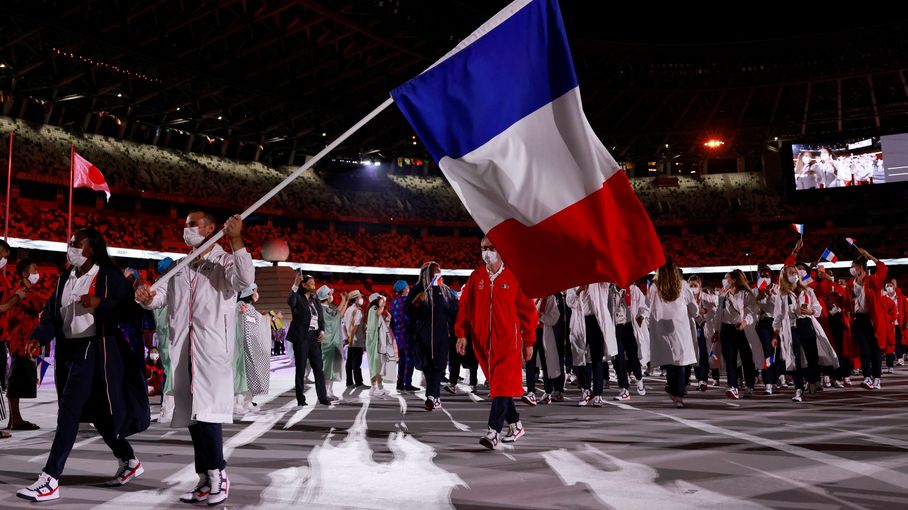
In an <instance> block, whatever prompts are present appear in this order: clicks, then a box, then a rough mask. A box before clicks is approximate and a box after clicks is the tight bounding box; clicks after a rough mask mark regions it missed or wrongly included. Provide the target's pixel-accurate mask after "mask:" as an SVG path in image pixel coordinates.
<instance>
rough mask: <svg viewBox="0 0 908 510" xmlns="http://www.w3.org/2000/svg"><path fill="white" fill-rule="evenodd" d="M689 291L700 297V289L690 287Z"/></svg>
mask: <svg viewBox="0 0 908 510" xmlns="http://www.w3.org/2000/svg"><path fill="white" fill-rule="evenodd" d="M690 291H691V292H693V293H694V295H695V296H699V295H700V287H691V288H690Z"/></svg>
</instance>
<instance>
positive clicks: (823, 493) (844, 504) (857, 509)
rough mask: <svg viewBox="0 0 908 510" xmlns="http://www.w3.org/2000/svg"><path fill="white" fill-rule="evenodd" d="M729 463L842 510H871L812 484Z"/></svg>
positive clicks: (736, 463) (732, 462)
mask: <svg viewBox="0 0 908 510" xmlns="http://www.w3.org/2000/svg"><path fill="white" fill-rule="evenodd" d="M728 462H729V463H730V464H734V465H735V466H738V467H740V468H743V469H749V470H751V471H756V472H757V473H760V474H761V475H763V476H767V477H769V478H774V479H776V480H779V481H780V482H783V483H787V484H790V485H793V486H795V487H797V488H799V489H801V490H803V491H806V492H809V493H811V494H814V495H816V496H819V497H821V498H826V499H830V500H832V501H835V502H836V503H837V504H839V505H841V508H853V509H854V510H869V509H868V508H867V507H865V506H861V505H858V504H855V503H852V502H850V501H846V500H844V499H842V498H839V497H837V496H835V495H832V494H830V493H829V491H827V490H824V489H821V488H819V487H816V486H814V485H811V484H809V483H804V482H801V481H798V480H794V479H792V478H786V477H784V476H780V475H777V474H775V473H772V472H770V471H765V470H763V469H759V468H755V467H751V466H747V465H745V464H741V463H738V462H734V461H728Z"/></svg>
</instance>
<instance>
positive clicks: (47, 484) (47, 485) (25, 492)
mask: <svg viewBox="0 0 908 510" xmlns="http://www.w3.org/2000/svg"><path fill="white" fill-rule="evenodd" d="M16 496H19V497H20V498H22V499H27V500H29V501H34V502H41V501H50V500H53V499H58V498H59V497H60V482H59V481H58V480H57V479H56V478H54V477H52V476H50V475H49V474H47V473H41V474H40V475H39V476H38V480H37V481H35V483H33V484H31V485H29V486H28V487H26V488H24V489H19V492H17V493H16Z"/></svg>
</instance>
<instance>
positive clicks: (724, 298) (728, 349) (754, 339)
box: [716, 269, 763, 399]
mask: <svg viewBox="0 0 908 510" xmlns="http://www.w3.org/2000/svg"><path fill="white" fill-rule="evenodd" d="M722 286H723V287H724V290H723V294H722V295H721V296H719V304H718V307H717V313H716V331H717V332H718V334H719V342H720V344H721V345H722V361H723V363H725V376H726V378H727V380H728V389H727V390H726V391H725V395H726V396H727V397H728V398H731V399H738V398H739V397H740V395H739V393H738V356H739V355H740V358H741V366H742V367H743V369H744V385H745V390H744V396H745V397H749V396H751V395H753V391H754V384H755V383H756V380H757V366H756V362H755V359H760V360H762V359H763V358H762V357H763V348H762V346H761V345H760V338H759V337H758V336H757V332H756V330H755V329H754V325H755V323H756V318H755V314H754V310H755V309H756V299H755V298H754V295H753V293H751V291H750V284H749V283H748V282H747V277H746V276H745V275H744V272H743V271H741V270H740V269H735V270H733V271H732V272H730V273H728V274H726V275H725V279H724V280H723V282H722Z"/></svg>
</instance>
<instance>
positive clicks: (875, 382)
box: [873, 378, 882, 390]
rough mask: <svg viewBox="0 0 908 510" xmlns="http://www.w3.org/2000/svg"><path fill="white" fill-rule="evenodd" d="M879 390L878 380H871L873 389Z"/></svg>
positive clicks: (880, 386) (880, 385)
mask: <svg viewBox="0 0 908 510" xmlns="http://www.w3.org/2000/svg"><path fill="white" fill-rule="evenodd" d="M880 388H882V384H880V379H879V378H877V379H874V380H873V389H875V390H878V389H880Z"/></svg>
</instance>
